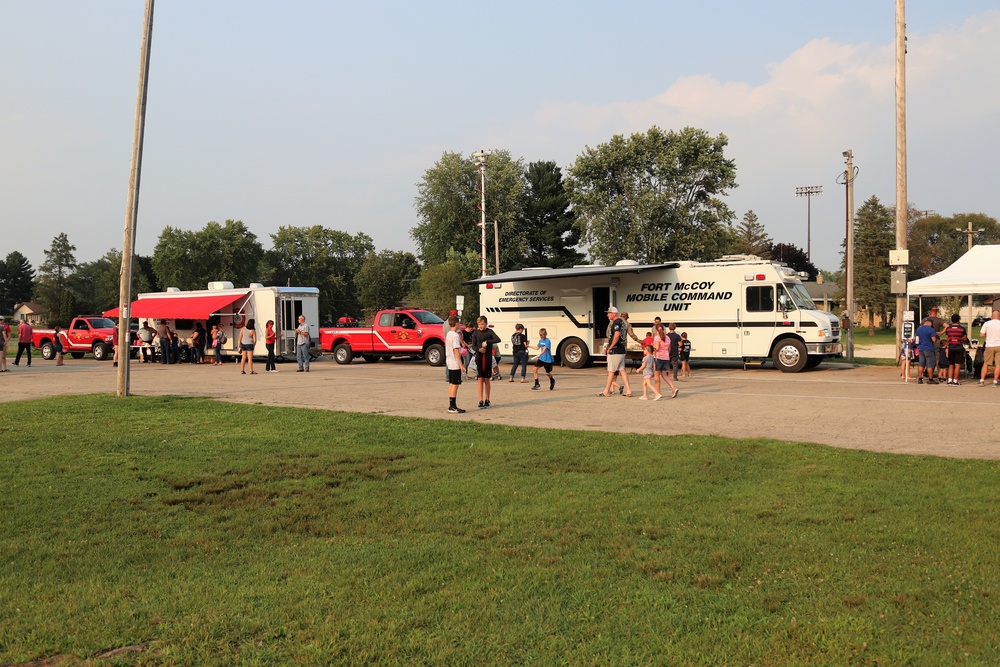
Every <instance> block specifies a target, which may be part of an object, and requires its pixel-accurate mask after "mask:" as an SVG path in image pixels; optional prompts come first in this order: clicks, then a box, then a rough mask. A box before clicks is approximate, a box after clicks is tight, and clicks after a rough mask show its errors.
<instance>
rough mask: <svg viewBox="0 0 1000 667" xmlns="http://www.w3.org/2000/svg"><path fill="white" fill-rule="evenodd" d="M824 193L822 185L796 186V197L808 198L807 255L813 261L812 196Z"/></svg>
mask: <svg viewBox="0 0 1000 667" xmlns="http://www.w3.org/2000/svg"><path fill="white" fill-rule="evenodd" d="M821 194H823V186H822V185H807V186H804V187H801V188H795V196H796V197H805V198H806V257H808V258H809V261H810V262H811V261H812V196H813V195H821Z"/></svg>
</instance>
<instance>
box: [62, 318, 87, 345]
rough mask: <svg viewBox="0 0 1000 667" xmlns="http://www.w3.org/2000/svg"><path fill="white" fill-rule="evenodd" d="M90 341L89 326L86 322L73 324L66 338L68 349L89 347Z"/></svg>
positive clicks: (77, 321)
mask: <svg viewBox="0 0 1000 667" xmlns="http://www.w3.org/2000/svg"><path fill="white" fill-rule="evenodd" d="M90 339H91V335H90V324H88V323H87V320H76V321H75V322H73V328H72V329H70V331H69V332H68V333H67V336H66V341H67V342H68V343H69V347H90Z"/></svg>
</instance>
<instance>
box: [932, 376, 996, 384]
mask: <svg viewBox="0 0 1000 667" xmlns="http://www.w3.org/2000/svg"><path fill="white" fill-rule="evenodd" d="M923 383H924V379H923V378H922V377H920V378H917V384H923ZM979 384H982V382H980V383H979Z"/></svg>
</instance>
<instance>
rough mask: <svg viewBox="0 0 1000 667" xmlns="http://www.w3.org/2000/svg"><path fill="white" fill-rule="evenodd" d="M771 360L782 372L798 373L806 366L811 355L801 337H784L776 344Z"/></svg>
mask: <svg viewBox="0 0 1000 667" xmlns="http://www.w3.org/2000/svg"><path fill="white" fill-rule="evenodd" d="M771 360H772V361H774V367H775V368H777V369H779V370H780V371H781V372H782V373H798V372H799V371H801V370H802V369H803V368H805V367H806V362H807V361H809V355H808V354H806V346H805V343H803V342H802V341H800V340H799V339H797V338H783V339H781V340H780V341H778V342H777V344H775V346H774V354H772V355H771Z"/></svg>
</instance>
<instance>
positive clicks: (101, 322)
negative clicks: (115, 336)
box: [87, 317, 115, 329]
mask: <svg viewBox="0 0 1000 667" xmlns="http://www.w3.org/2000/svg"><path fill="white" fill-rule="evenodd" d="M87 321H88V322H90V326H91V327H93V328H94V329H114V328H115V323H114V321H113V320H109V319H108V318H106V317H93V318H90V319H88V320H87Z"/></svg>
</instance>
